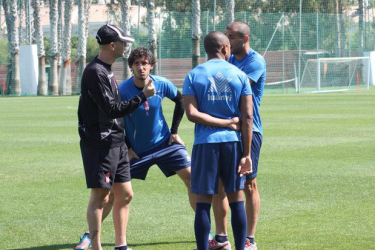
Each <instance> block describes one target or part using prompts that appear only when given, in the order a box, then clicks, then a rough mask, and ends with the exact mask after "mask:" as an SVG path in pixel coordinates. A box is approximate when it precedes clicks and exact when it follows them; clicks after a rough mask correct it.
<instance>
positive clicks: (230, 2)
mask: <svg viewBox="0 0 375 250" xmlns="http://www.w3.org/2000/svg"><path fill="white" fill-rule="evenodd" d="M234 5H235V3H234V0H226V1H225V6H226V8H225V9H226V11H225V20H226V22H227V25H228V24H230V23H231V22H233V21H234Z"/></svg>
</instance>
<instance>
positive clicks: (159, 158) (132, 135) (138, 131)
mask: <svg viewBox="0 0 375 250" xmlns="http://www.w3.org/2000/svg"><path fill="white" fill-rule="evenodd" d="M155 63H156V61H155V58H154V56H153V54H152V53H151V51H150V50H148V49H147V48H145V47H138V48H136V49H134V50H132V52H131V53H130V55H129V58H128V65H129V67H130V69H131V71H132V72H133V77H131V78H130V79H128V80H125V81H124V82H122V83H121V84H120V86H119V89H118V91H119V95H120V97H121V100H128V99H129V98H128V96H132V97H133V96H134V95H138V94H140V93H141V92H142V89H143V87H142V86H145V85H146V84H147V85H148V84H150V81H151V82H152V84H153V86H154V88H155V95H154V97H153V98H148V99H147V100H146V101H145V102H144V103H143V104H142V105H141V106H140V107H138V108H137V109H136V110H135V111H134V112H133V113H132V115H127V116H125V117H124V128H125V134H126V138H125V141H126V145H127V147H128V154H129V161H130V176H131V178H132V179H142V180H145V179H146V175H147V172H148V170H149V168H150V167H151V166H152V165H157V166H158V167H159V168H160V169H161V170H162V172H163V173H164V175H165V176H166V177H169V176H172V175H174V174H177V175H178V176H179V177H180V178H181V179H182V180H183V182H184V183H185V185H186V187H187V188H188V196H189V202H190V205H191V207H192V208H193V209H195V203H196V196H195V195H194V194H192V193H191V191H190V165H191V160H190V156H189V154H188V152H187V150H186V148H185V146H184V145H185V144H184V142H183V141H182V139H181V138H180V136H179V135H178V134H177V131H178V126H179V124H180V122H181V119H182V117H183V115H184V104H183V100H182V95H181V92H180V91H179V90H178V89H177V88H176V87H175V86H174V85H173V84H172V83H171V82H170V81H169V80H168V79H166V78H164V77H160V76H155V75H151V74H150V72H151V70H152V69H153V67H154V65H155ZM165 97H166V98H168V99H170V100H172V101H173V102H175V109H174V113H173V120H172V124H171V129H169V127H168V124H167V122H166V120H165V118H164V115H163V110H162V101H163V99H164V98H165ZM112 204H113V195H112V192H111V196H110V200H109V202H108V205H106V206H105V207H104V210H103V216H102V220H104V219H105V218H106V216H107V215H108V214H109V213H110V211H111V208H112ZM126 211H127V212H126V214H127V215H128V213H129V206H127V207H126ZM123 219H125V220H127V218H123ZM85 237H86V239H88V240H89V234H88V232H86V233H85ZM86 245H88V244H86ZM76 249H83V248H76Z"/></svg>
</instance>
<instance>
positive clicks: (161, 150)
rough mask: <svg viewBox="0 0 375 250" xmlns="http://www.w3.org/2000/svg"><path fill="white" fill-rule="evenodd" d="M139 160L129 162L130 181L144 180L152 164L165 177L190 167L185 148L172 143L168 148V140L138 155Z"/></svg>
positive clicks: (188, 156)
mask: <svg viewBox="0 0 375 250" xmlns="http://www.w3.org/2000/svg"><path fill="white" fill-rule="evenodd" d="M138 157H139V160H136V159H133V160H131V162H130V175H131V178H132V179H141V180H145V179H146V176H147V172H148V170H149V169H150V167H151V166H152V165H154V164H156V165H158V167H159V168H160V170H161V171H162V172H163V173H164V175H165V176H166V177H169V176H172V175H174V174H176V171H178V170H181V169H184V168H186V167H190V165H191V160H190V155H189V154H188V152H187V151H186V148H185V146H183V145H181V144H178V143H173V144H172V145H170V146H168V140H167V141H165V142H164V143H162V144H161V145H159V146H157V147H156V148H154V149H152V150H149V151H147V152H144V153H142V154H140V155H138Z"/></svg>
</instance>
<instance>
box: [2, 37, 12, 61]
mask: <svg viewBox="0 0 375 250" xmlns="http://www.w3.org/2000/svg"><path fill="white" fill-rule="evenodd" d="M0 64H1V65H9V64H10V59H9V50H8V40H5V39H4V40H0Z"/></svg>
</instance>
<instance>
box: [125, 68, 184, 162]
mask: <svg viewBox="0 0 375 250" xmlns="http://www.w3.org/2000/svg"><path fill="white" fill-rule="evenodd" d="M150 78H151V79H152V81H153V84H154V86H155V95H154V96H152V97H149V98H148V99H147V101H146V102H144V103H143V104H142V106H140V107H139V108H138V109H137V110H136V111H134V112H133V113H131V114H130V115H127V116H125V117H124V122H125V124H124V126H125V133H126V138H127V139H128V141H129V142H130V144H131V146H132V148H133V150H134V152H135V153H136V154H137V155H140V154H141V153H143V152H146V151H148V150H151V149H153V148H155V147H157V146H159V145H160V144H162V143H163V142H164V141H166V140H169V137H170V135H171V132H170V130H169V127H168V124H167V122H166V121H165V118H164V115H163V109H162V102H163V99H164V97H167V98H169V99H174V98H176V96H177V88H176V87H175V86H174V85H173V83H171V82H170V81H169V80H168V79H166V78H164V77H161V76H154V75H150ZM119 92H120V96H121V100H123V101H124V100H129V99H130V98H132V97H133V96H135V95H138V94H139V93H140V92H142V89H139V88H137V87H136V86H135V85H134V78H133V77H131V78H130V79H128V80H125V81H123V82H122V83H121V84H120V86H119Z"/></svg>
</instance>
